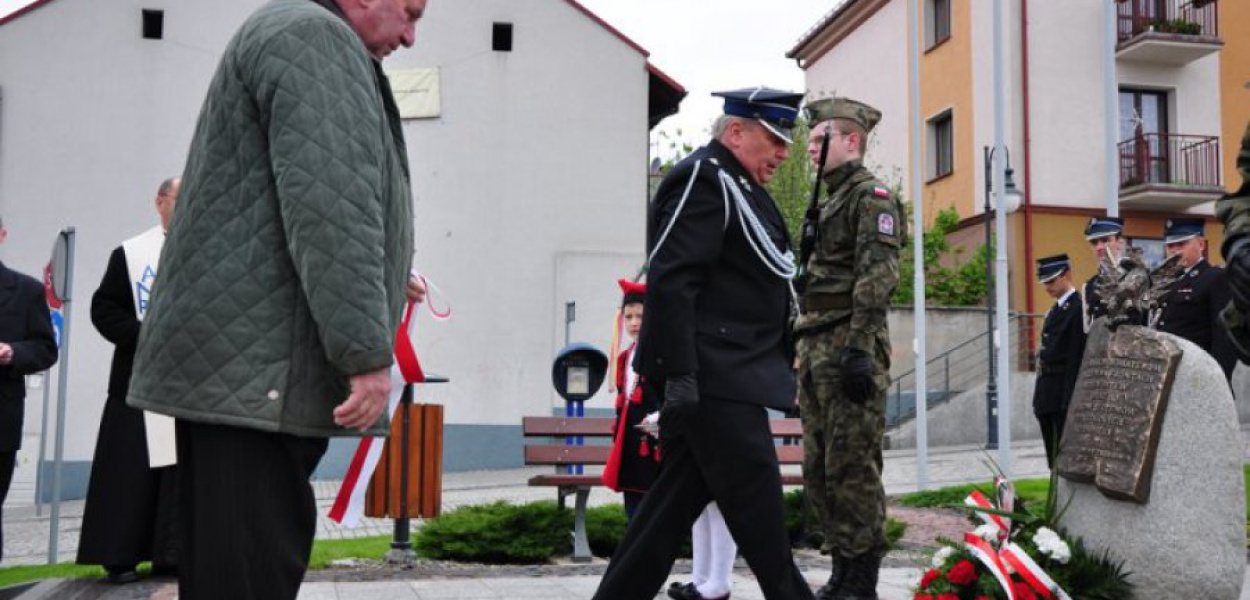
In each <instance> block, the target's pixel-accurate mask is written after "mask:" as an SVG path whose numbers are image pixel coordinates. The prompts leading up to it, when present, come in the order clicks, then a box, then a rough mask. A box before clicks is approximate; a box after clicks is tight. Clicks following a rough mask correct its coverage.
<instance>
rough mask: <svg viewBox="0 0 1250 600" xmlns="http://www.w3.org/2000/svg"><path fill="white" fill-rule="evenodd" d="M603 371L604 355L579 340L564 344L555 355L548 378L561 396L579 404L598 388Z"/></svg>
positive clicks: (605, 363)
mask: <svg viewBox="0 0 1250 600" xmlns="http://www.w3.org/2000/svg"><path fill="white" fill-rule="evenodd" d="M607 372H608V357H607V355H606V354H604V353H603V352H602V351H601V350H599V349H598V348H595V347H594V346H591V345H590V344H587V343H584V342H579V343H576V344H569V345H568V346H565V347H564V348H563V349H562V350H560V352H558V353H557V354H556V360H555V363H554V364H553V365H552V366H551V381H552V383H553V384H554V385H555V388H556V393H557V394H560V397H561V398H564V400H565V401H566V402H569V403H576V404H578V405H580V404H581V403H582V402H584V401H586V400H588V399H589V398H590V397H591V396H594V395H595V392H597V391H599V387H600V386H602V385H603V379H604V377H605V376H606V375H607ZM569 416H572V414H570V415H569ZM578 416H581V415H578Z"/></svg>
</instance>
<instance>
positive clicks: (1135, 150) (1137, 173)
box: [1120, 88, 1172, 185]
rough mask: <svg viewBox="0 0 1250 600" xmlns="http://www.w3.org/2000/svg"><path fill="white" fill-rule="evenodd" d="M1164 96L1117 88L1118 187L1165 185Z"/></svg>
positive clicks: (1167, 161) (1167, 156)
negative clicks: (1149, 184) (1118, 103)
mask: <svg viewBox="0 0 1250 600" xmlns="http://www.w3.org/2000/svg"><path fill="white" fill-rule="evenodd" d="M1168 140H1169V136H1168V94H1167V92H1161V91H1157V90H1142V89H1134V88H1120V184H1121V185H1137V184H1141V183H1168V182H1170V181H1171V180H1172V178H1171V173H1172V171H1171V169H1172V152H1171V150H1172V148H1171V145H1170V144H1169V141H1168Z"/></svg>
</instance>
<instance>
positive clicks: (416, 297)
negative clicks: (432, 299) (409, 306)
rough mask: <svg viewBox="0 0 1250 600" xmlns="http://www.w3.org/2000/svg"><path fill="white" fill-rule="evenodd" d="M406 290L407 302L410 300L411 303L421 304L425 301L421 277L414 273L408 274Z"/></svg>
mask: <svg viewBox="0 0 1250 600" xmlns="http://www.w3.org/2000/svg"><path fill="white" fill-rule="evenodd" d="M406 291H407V295H408V301H409V302H412V303H413V304H421V303H422V302H424V301H425V293H426V291H427V290H426V289H425V284H424V283H422V282H421V278H419V277H417V276H416V275H409V276H408V289H407V290H406Z"/></svg>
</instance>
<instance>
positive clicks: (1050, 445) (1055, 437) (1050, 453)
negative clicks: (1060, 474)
mask: <svg viewBox="0 0 1250 600" xmlns="http://www.w3.org/2000/svg"><path fill="white" fill-rule="evenodd" d="M1036 416H1037V425H1038V426H1039V427H1040V428H1041V430H1042V443H1043V444H1045V445H1046V466H1047V467H1049V468H1051V469H1054V468H1055V458H1056V457H1057V456H1059V442H1060V440H1062V439H1063V422H1064V421H1066V420H1067V419H1068V413H1066V412H1057V413H1049V414H1045V415H1036Z"/></svg>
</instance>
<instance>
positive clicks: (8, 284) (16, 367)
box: [0, 221, 57, 557]
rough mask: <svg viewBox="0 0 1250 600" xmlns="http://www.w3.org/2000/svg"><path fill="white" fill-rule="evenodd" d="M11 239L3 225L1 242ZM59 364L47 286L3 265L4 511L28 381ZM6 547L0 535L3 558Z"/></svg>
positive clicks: (0, 400)
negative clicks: (34, 374) (7, 238)
mask: <svg viewBox="0 0 1250 600" xmlns="http://www.w3.org/2000/svg"><path fill="white" fill-rule="evenodd" d="M7 236H8V232H7V231H5V229H4V222H3V221H0V243H4V238H5V237H7ZM56 359H57V352H56V337H55V334H54V333H53V331H52V316H51V314H50V313H49V311H48V302H47V300H46V298H45V296H44V289H43V285H42V284H40V283H39V282H38V281H36V280H35V279H32V278H31V277H29V276H26V275H23V274H21V273H18V272H17V271H14V270H12V269H9V268H8V267H6V266H4V263H0V506H3V505H4V499H5V497H7V496H8V495H9V484H10V483H12V482H13V467H14V466H16V464H17V451H18V449H19V448H21V447H22V419H23V417H25V415H26V376H27V375H30V374H31V373H38V372H40V371H43V370H45V369H47V368H49V367H51V366H52V365H53V364H54V363H56ZM45 385H46V384H45ZM0 521H2V519H0ZM3 547H4V536H3V535H2V534H0V557H2V549H3Z"/></svg>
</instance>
